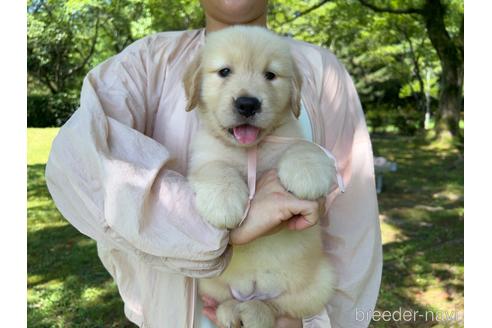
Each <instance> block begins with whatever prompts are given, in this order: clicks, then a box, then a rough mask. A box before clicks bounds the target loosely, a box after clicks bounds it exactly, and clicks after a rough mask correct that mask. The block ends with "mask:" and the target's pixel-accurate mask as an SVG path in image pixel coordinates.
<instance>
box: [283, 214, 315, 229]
mask: <svg viewBox="0 0 492 328" xmlns="http://www.w3.org/2000/svg"><path fill="white" fill-rule="evenodd" d="M312 226H313V224H312V223H311V222H309V221H308V220H306V219H305V218H304V216H302V215H296V216H294V217H292V219H290V220H289V221H288V222H287V228H289V229H290V230H304V229H307V228H309V227H312Z"/></svg>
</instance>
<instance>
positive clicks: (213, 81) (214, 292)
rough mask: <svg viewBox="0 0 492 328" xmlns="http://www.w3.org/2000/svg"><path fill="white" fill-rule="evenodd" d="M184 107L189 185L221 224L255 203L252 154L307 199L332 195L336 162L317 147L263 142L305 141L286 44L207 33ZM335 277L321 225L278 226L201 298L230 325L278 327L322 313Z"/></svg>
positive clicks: (263, 36)
mask: <svg viewBox="0 0 492 328" xmlns="http://www.w3.org/2000/svg"><path fill="white" fill-rule="evenodd" d="M184 85H185V92H186V96H187V99H188V104H187V110H188V111H190V110H192V109H194V108H196V109H197V110H198V113H199V118H200V127H199V130H198V131H197V133H196V134H195V136H194V138H193V145H192V154H191V161H190V166H189V175H188V176H189V181H190V183H191V185H192V187H193V188H194V191H195V192H196V206H197V209H198V211H199V212H200V214H201V215H202V216H203V217H204V218H205V219H207V220H208V221H209V222H210V223H211V224H213V225H215V226H217V227H219V228H228V229H233V228H235V227H237V226H238V225H239V224H240V222H241V220H242V218H243V216H244V213H245V209H246V206H247V203H248V185H247V181H246V179H247V167H248V164H247V162H248V161H247V151H248V149H249V148H251V147H257V152H258V153H257V158H258V159H257V165H258V167H257V172H258V176H260V175H261V174H262V173H263V172H266V171H267V170H270V169H272V168H275V169H276V170H277V172H278V176H279V179H280V181H281V183H282V184H283V186H284V187H285V188H286V189H287V190H289V191H291V192H292V193H293V194H294V195H296V196H297V197H299V198H301V199H309V200H315V199H318V198H319V197H321V196H323V195H325V194H327V193H328V192H329V190H330V187H331V183H332V181H334V180H333V177H334V175H335V174H336V170H335V165H334V162H333V161H332V160H331V159H330V158H329V157H327V156H326V154H325V153H324V152H323V151H322V150H321V149H320V148H319V147H318V146H316V145H315V144H312V143H310V142H304V141H297V142H292V143H273V142H268V141H266V142H265V137H267V136H269V135H274V136H280V137H295V138H302V131H301V127H300V125H299V123H298V120H297V118H298V116H299V112H300V88H301V77H300V75H299V73H298V70H297V68H296V66H295V63H294V61H293V59H292V56H291V52H290V49H289V45H288V44H287V42H286V41H285V40H283V39H282V38H281V37H279V36H277V35H275V34H273V33H271V32H269V31H268V30H266V29H264V28H260V27H246V26H235V27H230V28H227V29H223V30H221V31H218V32H213V33H210V34H209V35H208V36H207V39H206V42H205V45H204V47H203V49H202V50H201V52H200V53H199V55H198V56H197V57H196V58H195V59H194V60H193V62H192V63H191V65H190V66H189V67H188V69H187V71H186V73H185V76H184ZM333 281H334V276H333V273H332V270H331V267H330V264H329V263H328V261H327V259H326V257H325V256H324V255H323V252H322V244H321V233H320V229H319V226H318V225H316V226H313V227H311V228H309V229H306V230H303V231H291V230H288V229H284V230H281V231H280V232H278V233H275V234H272V235H269V236H265V237H262V238H259V239H256V240H255V241H253V242H251V243H249V244H246V245H241V246H234V249H233V255H232V259H231V262H230V264H229V266H228V267H227V269H226V270H225V271H224V272H223V273H222V275H220V276H219V277H216V278H211V279H202V280H200V282H199V292H200V293H201V294H206V295H209V296H210V297H213V298H214V299H216V300H217V301H218V302H219V303H220V304H219V306H218V308H217V317H218V320H219V322H220V323H221V324H222V325H223V326H224V327H239V326H240V325H242V326H244V327H248V328H249V327H261V328H266V327H273V326H274V323H275V317H276V316H279V315H289V316H291V317H295V318H303V317H306V316H311V315H314V314H317V313H319V312H320V311H321V310H322V309H323V307H324V305H325V304H326V303H327V302H328V300H329V297H330V295H331V294H332V290H333Z"/></svg>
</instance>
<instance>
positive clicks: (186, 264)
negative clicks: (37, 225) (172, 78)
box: [46, 38, 228, 277]
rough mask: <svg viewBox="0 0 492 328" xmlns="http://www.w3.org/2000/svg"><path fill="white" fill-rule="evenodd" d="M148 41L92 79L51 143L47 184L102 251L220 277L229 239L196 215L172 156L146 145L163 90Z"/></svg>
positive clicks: (101, 67)
mask: <svg viewBox="0 0 492 328" xmlns="http://www.w3.org/2000/svg"><path fill="white" fill-rule="evenodd" d="M151 42H152V39H150V38H147V39H143V40H140V41H138V42H137V43H135V44H133V45H132V46H130V47H129V48H127V49H126V50H124V51H123V52H122V53H120V54H119V55H117V56H115V57H112V58H110V59H109V60H107V61H105V62H103V63H102V64H100V65H99V66H98V67H96V68H95V69H93V70H92V71H91V72H90V73H89V74H88V75H87V77H86V78H85V80H84V84H83V87H82V93H81V100H80V102H81V103H80V108H79V109H78V110H77V111H76V112H75V113H74V115H73V116H72V117H71V118H70V120H69V121H68V122H67V123H66V124H65V125H64V126H63V127H62V128H61V130H60V132H59V134H58V136H57V137H56V139H55V141H54V142H53V146H52V150H51V153H50V157H49V161H48V164H47V167H46V181H47V185H48V188H49V191H50V193H51V195H52V197H53V199H54V201H55V204H56V205H57V207H58V209H59V210H60V212H61V213H62V214H63V216H65V218H67V219H68V220H69V221H70V222H71V223H72V225H74V226H75V227H76V228H77V229H78V230H80V231H81V232H82V233H84V234H86V235H88V236H89V237H91V238H93V239H95V240H96V241H97V242H99V243H105V244H108V245H111V246H112V247H115V248H118V249H122V250H124V251H125V252H128V253H131V254H134V255H135V256H138V257H140V258H141V259H142V260H143V261H145V262H147V263H151V264H152V265H153V266H155V267H156V268H158V269H163V270H170V271H172V272H180V273H183V274H185V275H189V276H193V277H203V276H211V275H217V274H219V273H220V272H221V271H222V270H223V269H224V268H225V265H226V262H227V256H225V255H224V254H225V253H228V252H225V250H226V248H227V243H228V233H227V232H226V231H224V230H219V229H216V228H214V227H213V226H211V225H210V224H208V223H207V222H206V220H203V219H202V218H201V217H200V216H199V215H198V214H197V213H196V212H195V208H194V205H193V204H194V196H193V192H192V190H191V189H190V186H189V185H188V183H187V181H186V179H185V178H184V177H183V176H181V175H180V174H178V173H176V172H174V171H171V170H169V169H167V167H166V166H167V164H168V162H169V160H170V154H169V152H168V151H167V150H166V148H165V147H164V146H163V145H162V144H160V143H159V142H157V141H155V140H154V139H152V138H151V137H149V135H150V134H151V131H152V130H153V128H154V126H153V125H154V116H155V114H156V109H157V102H158V100H159V96H160V91H159V90H160V88H162V83H163V82H164V81H163V80H164V76H163V75H164V74H163V73H159V71H163V67H162V66H158V65H157V64H156V62H154V61H159V60H161V59H160V58H159V56H152V54H149V48H150V47H151ZM183 110H184V109H183ZM176 142H179V140H176Z"/></svg>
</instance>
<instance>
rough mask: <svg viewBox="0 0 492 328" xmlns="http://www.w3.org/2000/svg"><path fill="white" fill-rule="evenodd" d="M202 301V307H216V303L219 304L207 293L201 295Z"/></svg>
mask: <svg viewBox="0 0 492 328" xmlns="http://www.w3.org/2000/svg"><path fill="white" fill-rule="evenodd" d="M202 301H203V305H204V307H217V305H219V303H217V301H216V300H214V299H213V298H212V297H210V296H207V295H202Z"/></svg>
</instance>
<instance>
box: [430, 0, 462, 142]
mask: <svg viewBox="0 0 492 328" xmlns="http://www.w3.org/2000/svg"><path fill="white" fill-rule="evenodd" d="M423 9H424V10H423V11H422V13H423V17H424V20H425V25H426V28H427V32H428V35H429V39H430V40H431V43H432V45H433V46H434V48H435V49H436V52H437V55H438V56H439V59H440V61H441V68H442V73H441V81H440V94H439V107H438V112H437V115H436V129H437V132H438V134H439V135H442V134H447V133H450V134H451V135H452V136H454V137H456V136H458V135H459V132H460V129H459V122H460V113H461V111H462V101H461V100H462V94H463V72H464V69H463V53H460V49H458V47H457V45H456V44H455V43H454V42H453V40H452V39H451V37H450V36H449V34H448V32H447V30H446V27H445V25H444V8H443V6H442V4H441V1H440V0H427V1H426V4H425V7H424V8H423ZM460 37H462V34H461V33H460Z"/></svg>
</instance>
